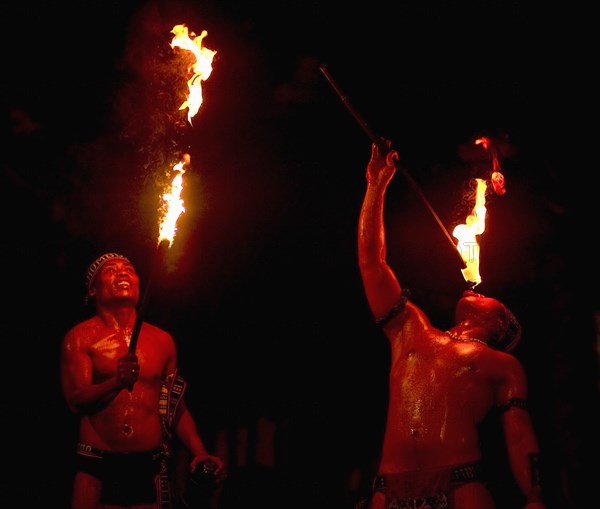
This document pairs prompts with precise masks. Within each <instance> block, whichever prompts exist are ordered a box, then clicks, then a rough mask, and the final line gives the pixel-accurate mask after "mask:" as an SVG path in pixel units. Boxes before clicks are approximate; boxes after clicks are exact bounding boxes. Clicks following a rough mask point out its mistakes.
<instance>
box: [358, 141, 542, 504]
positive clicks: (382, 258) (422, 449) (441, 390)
mask: <svg viewBox="0 0 600 509" xmlns="http://www.w3.org/2000/svg"><path fill="white" fill-rule="evenodd" d="M385 143H386V146H387V148H388V149H387V152H386V153H382V152H380V150H379V149H378V146H377V144H375V143H374V144H373V145H372V149H371V150H372V151H371V159H370V161H369V163H368V165H367V171H366V178H367V190H366V194H365V197H364V201H363V204H362V208H361V212H360V218H359V228H358V257H359V266H360V271H361V275H362V279H363V285H364V289H365V293H366V297H367V300H368V303H369V306H370V309H371V311H372V313H373V316H374V317H375V319H376V321H377V324H378V325H379V326H380V327H382V330H383V332H384V333H385V335H386V337H387V338H388V340H389V344H390V348H391V369H390V377H389V390H390V394H389V401H388V415H387V424H386V430H385V435H384V441H383V447H382V453H381V457H380V461H379V466H378V475H377V476H376V478H375V480H374V483H373V495H372V497H371V501H370V505H369V508H370V509H404V508H413V507H427V508H431V509H448V508H452V509H494V507H495V504H494V501H493V499H492V496H491V493H490V491H489V490H488V489H487V488H486V485H485V484H484V482H483V479H481V476H480V473H481V472H480V461H481V459H482V458H481V451H480V448H479V436H478V429H477V426H478V425H479V423H480V422H481V421H482V419H483V418H484V417H485V416H486V415H487V414H488V413H489V412H490V411H491V410H492V409H493V408H495V407H498V408H500V409H502V410H503V412H502V422H503V428H504V434H505V441H506V447H507V451H508V457H509V462H510V467H511V471H512V474H513V476H514V478H515V480H516V482H517V484H518V486H519V488H520V489H521V491H522V493H523V497H524V508H526V509H545V507H546V506H545V504H544V503H543V501H542V496H541V488H540V485H539V481H538V480H539V471H538V463H537V462H538V444H537V440H536V436H535V433H534V430H533V427H532V423H531V420H530V416H529V414H528V412H527V410H526V401H527V381H526V376H525V372H524V370H523V368H522V366H521V364H520V363H519V362H518V360H517V359H516V358H515V357H514V356H513V355H511V354H510V353H507V352H509V351H511V350H512V349H513V348H514V347H515V346H516V344H517V342H518V341H519V339H520V335H521V330H520V325H519V323H518V321H517V320H516V318H515V317H514V315H513V314H512V313H511V312H510V311H509V310H508V309H507V308H506V307H505V306H504V305H503V304H502V303H500V302H499V301H497V300H495V299H492V298H489V297H485V296H483V295H479V294H476V293H475V292H473V291H467V292H465V293H464V295H463V296H462V298H461V299H460V300H459V301H458V303H457V304H456V309H455V319H456V325H454V326H453V327H452V328H451V329H450V330H448V331H442V330H439V329H437V328H435V327H434V326H433V325H432V324H431V323H430V321H429V319H428V318H427V316H426V315H425V314H424V312H423V311H422V310H421V309H419V308H418V307H417V306H416V305H415V304H414V303H412V302H411V301H410V300H408V299H407V295H406V292H405V291H403V290H404V289H403V288H402V287H401V285H400V283H399V282H398V280H397V278H396V276H395V275H394V273H393V271H392V269H391V268H390V266H389V265H388V264H387V263H386V242H385V228H384V220H383V218H384V213H383V210H384V196H385V191H386V188H387V186H388V184H389V183H390V181H391V179H392V177H393V176H394V173H395V171H396V167H395V164H394V160H395V159H397V157H398V155H397V153H396V152H395V151H394V150H391V149H390V144H389V141H386V142H385Z"/></svg>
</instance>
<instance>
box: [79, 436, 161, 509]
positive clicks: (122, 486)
mask: <svg viewBox="0 0 600 509" xmlns="http://www.w3.org/2000/svg"><path fill="white" fill-rule="evenodd" d="M162 455H163V451H162V450H161V449H156V450H152V451H143V452H130V453H118V452H110V451H102V450H99V449H96V448H94V447H90V446H86V445H84V444H78V446H77V456H76V460H75V470H76V471H77V472H85V473H87V474H90V475H92V476H94V477H95V478H96V479H98V480H99V481H100V482H101V483H102V490H101V494H100V503H102V504H113V505H134V504H151V503H154V502H156V501H157V500H158V488H157V486H158V484H157V477H156V476H157V475H158V474H159V473H160V464H161V459H162Z"/></svg>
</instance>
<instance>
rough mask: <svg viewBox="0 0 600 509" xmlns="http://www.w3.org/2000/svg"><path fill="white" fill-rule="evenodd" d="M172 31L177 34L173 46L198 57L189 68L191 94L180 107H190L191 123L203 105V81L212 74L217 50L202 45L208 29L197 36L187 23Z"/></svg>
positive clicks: (189, 119)
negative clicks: (189, 30)
mask: <svg viewBox="0 0 600 509" xmlns="http://www.w3.org/2000/svg"><path fill="white" fill-rule="evenodd" d="M171 33H172V34H174V35H175V36H174V37H173V40H172V41H171V47H172V48H175V47H179V48H182V49H185V50H188V51H191V52H192V53H193V54H194V56H195V57H196V61H195V62H194V63H193V64H192V65H190V66H189V68H188V72H189V73H190V74H191V77H190V79H189V80H188V89H189V95H188V97H187V99H186V100H185V101H184V102H183V104H182V105H181V106H180V107H179V109H180V110H183V109H185V108H188V122H189V123H190V124H191V123H192V118H193V117H194V116H195V115H196V113H198V110H199V109H200V106H202V82H203V81H205V80H206V79H208V77H209V76H210V74H211V72H212V61H213V58H214V56H215V55H216V54H217V52H216V51H213V50H211V49H208V48H205V47H203V46H202V39H204V38H205V37H206V36H207V35H208V32H207V31H206V30H203V31H202V33H201V34H200V35H199V36H196V34H194V32H190V33H189V34H188V28H187V26H186V25H175V26H174V27H173V30H171Z"/></svg>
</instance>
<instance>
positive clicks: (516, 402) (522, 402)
mask: <svg viewBox="0 0 600 509" xmlns="http://www.w3.org/2000/svg"><path fill="white" fill-rule="evenodd" d="M512 407H517V408H521V409H523V410H527V400H526V399H523V398H510V399H509V400H508V401H507V402H506V403H503V404H502V405H500V406H499V407H498V408H499V409H500V412H506V411H507V410H508V409H510V408H512Z"/></svg>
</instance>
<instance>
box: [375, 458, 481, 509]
mask: <svg viewBox="0 0 600 509" xmlns="http://www.w3.org/2000/svg"><path fill="white" fill-rule="evenodd" d="M475 481H481V466H480V464H479V463H470V464H468V465H460V466H456V467H444V468H437V469H430V470H415V471H411V472H403V473H400V474H379V475H377V476H376V477H375V479H374V481H373V492H381V493H383V494H384V495H385V498H386V501H385V508H386V509H415V508H419V509H421V508H422V509H451V507H452V505H451V496H450V495H451V491H452V489H453V488H455V487H457V486H458V485H460V484H463V483H465V482H475Z"/></svg>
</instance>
